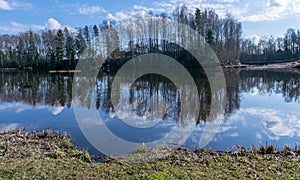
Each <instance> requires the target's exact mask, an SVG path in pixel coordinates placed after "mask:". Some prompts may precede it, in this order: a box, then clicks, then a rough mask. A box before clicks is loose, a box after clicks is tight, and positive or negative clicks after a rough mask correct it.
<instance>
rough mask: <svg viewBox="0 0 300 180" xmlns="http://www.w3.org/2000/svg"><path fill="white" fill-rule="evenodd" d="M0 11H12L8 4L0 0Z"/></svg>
mask: <svg viewBox="0 0 300 180" xmlns="http://www.w3.org/2000/svg"><path fill="white" fill-rule="evenodd" d="M0 9H2V10H13V7H11V5H10V4H8V2H7V1H5V0H0Z"/></svg>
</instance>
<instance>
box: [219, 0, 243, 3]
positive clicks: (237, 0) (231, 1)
mask: <svg viewBox="0 0 300 180" xmlns="http://www.w3.org/2000/svg"><path fill="white" fill-rule="evenodd" d="M217 2H221V3H234V2H240V0H217Z"/></svg>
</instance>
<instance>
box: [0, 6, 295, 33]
mask: <svg viewBox="0 0 300 180" xmlns="http://www.w3.org/2000/svg"><path fill="white" fill-rule="evenodd" d="M181 4H186V5H187V7H189V9H190V10H192V11H194V9H195V8H196V7H200V8H213V9H215V10H216V11H217V13H218V14H219V15H220V16H224V15H225V14H226V13H227V12H230V13H231V14H232V15H233V16H234V17H235V18H237V19H238V20H239V21H241V22H242V23H243V34H244V36H245V37H254V36H264V35H266V36H269V35H274V36H282V35H283V34H284V33H285V32H286V30H287V29H288V28H295V29H300V0H164V1H158V0H154V1H153V0H152V1H150V0H130V1H129V0H127V1H125V0H91V1H83V0H77V1H70V0H0V34H3V33H18V32H21V31H25V30H28V29H32V30H40V29H44V28H62V27H64V26H69V27H83V26H85V25H93V24H99V23H101V22H102V21H103V20H105V19H107V20H126V19H128V18H129V17H132V16H135V15H138V14H143V13H146V12H149V11H150V10H151V11H153V12H154V13H162V12H166V13H171V12H172V11H173V10H174V9H175V8H176V7H178V6H180V5H181Z"/></svg>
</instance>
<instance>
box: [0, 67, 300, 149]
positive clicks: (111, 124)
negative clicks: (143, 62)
mask: <svg viewBox="0 0 300 180" xmlns="http://www.w3.org/2000/svg"><path fill="white" fill-rule="evenodd" d="M225 76H226V83H227V97H226V110H225V111H226V114H225V118H224V119H223V121H222V124H221V126H220V128H219V129H218V131H217V134H216V136H215V137H214V138H213V140H212V141H211V142H210V143H209V144H208V145H207V147H212V148H213V149H215V150H227V149H230V148H231V147H232V146H233V145H236V144H238V145H243V146H246V147H250V146H251V145H254V146H259V145H260V144H265V143H266V142H267V143H268V144H275V145H276V146H279V147H283V146H284V145H286V144H287V145H290V146H294V145H295V143H298V142H300V104H299V102H300V100H299V95H300V71H297V70H236V69H232V70H226V71H225ZM113 77H114V76H113V75H110V74H101V75H99V77H98V78H97V83H96V85H95V87H94V89H95V91H94V92H95V93H94V95H93V96H92V97H90V98H93V99H94V101H93V102H95V103H94V104H91V103H90V100H89V98H88V97H86V96H80V97H82V98H86V100H83V101H82V102H83V103H82V107H84V108H90V107H91V106H93V107H96V108H97V109H98V111H99V113H100V115H101V117H103V118H104V119H105V123H106V126H107V127H108V128H109V129H110V130H111V132H113V133H114V134H116V135H117V136H118V137H121V138H122V139H124V140H127V141H133V142H139V143H141V142H151V141H153V140H157V139H160V138H162V137H163V136H164V134H165V133H167V132H169V131H170V129H171V128H172V127H174V126H175V125H178V124H180V125H182V126H184V124H185V122H180V121H179V116H180V107H181V106H182V104H181V102H180V92H179V91H178V90H177V89H176V86H175V85H174V84H173V83H172V82H171V81H169V80H168V79H167V78H165V77H163V76H159V75H155V74H150V75H146V76H142V77H140V78H139V79H137V80H136V81H135V83H134V84H132V85H130V84H126V83H123V84H122V83H121V84H119V88H120V90H121V91H120V94H118V95H112V91H111V83H112V81H113ZM194 80H195V82H196V83H197V86H198V92H199V97H200V102H199V105H200V114H199V117H198V118H197V120H196V123H195V124H196V125H195V128H194V131H193V133H192V135H191V136H190V138H189V139H188V140H187V141H186V143H185V147H187V148H190V149H192V150H194V149H197V148H198V142H199V138H200V137H201V135H202V131H203V127H204V126H205V124H207V123H210V121H209V120H208V119H207V118H208V115H209V112H210V105H211V104H210V103H211V96H212V95H211V92H210V87H209V83H208V82H207V79H206V78H205V76H203V75H201V74H199V76H196V78H195V79H194ZM76 81H78V83H80V84H81V85H82V86H84V83H87V82H85V79H84V78H83V79H77V80H76ZM0 82H1V83H0V100H1V102H0V131H1V132H3V131H5V130H11V129H18V128H25V129H27V130H29V131H35V130H42V129H52V130H54V131H63V132H66V133H70V135H71V137H72V138H73V139H74V141H75V143H76V144H77V145H79V146H81V147H83V148H87V149H89V151H90V152H92V153H94V154H97V151H96V150H95V148H93V146H92V145H91V144H89V142H88V141H87V140H86V139H85V137H84V135H83V134H82V133H81V131H80V128H79V126H78V124H77V121H76V119H75V115H74V110H73V108H72V84H73V82H74V80H73V74H72V73H66V74H63V73H56V74H55V73H51V74H49V73H43V72H26V71H13V72H8V71H2V72H1V76H0ZM187 92H188V89H187ZM154 94H157V95H158V96H157V98H156V99H155V98H154V101H153V98H152V99H151V97H152V96H153V95H154ZM112 98H118V99H119V100H121V102H122V103H123V104H122V107H123V109H121V110H120V111H119V112H118V113H116V110H115V107H114V106H113V105H112ZM161 101H164V103H165V105H166V106H164V107H157V106H155V104H157V103H158V102H161ZM153 104H154V106H153ZM154 108H157V109H156V111H155V110H154ZM160 110H161V114H160V116H158V117H154V116H155V114H153V113H152V114H151V112H154V111H155V112H158V111H160ZM190 113H193V112H189V114H187V116H189V115H190ZM150 116H151V117H152V118H151V120H150V121H149V120H148V117H150ZM122 119H123V120H124V119H127V120H128V121H130V120H132V119H134V120H135V122H140V123H145V122H147V123H149V127H148V128H143V129H141V128H137V127H134V126H131V125H128V124H127V123H126V122H125V121H122ZM153 124H155V125H154V127H152V128H151V127H150V125H153ZM145 126H147V124H146V125H145Z"/></svg>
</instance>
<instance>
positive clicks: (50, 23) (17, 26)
mask: <svg viewBox="0 0 300 180" xmlns="http://www.w3.org/2000/svg"><path fill="white" fill-rule="evenodd" d="M65 27H67V28H68V29H69V31H72V32H77V30H76V29H74V28H71V27H69V26H66V25H61V24H60V23H59V22H58V20H56V19H54V18H49V19H48V20H47V22H46V23H44V24H43V25H38V24H22V23H19V22H15V21H11V22H10V25H8V26H0V30H1V31H7V32H16V33H18V32H24V31H28V30H32V31H38V30H43V29H54V30H57V29H63V28H65Z"/></svg>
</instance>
